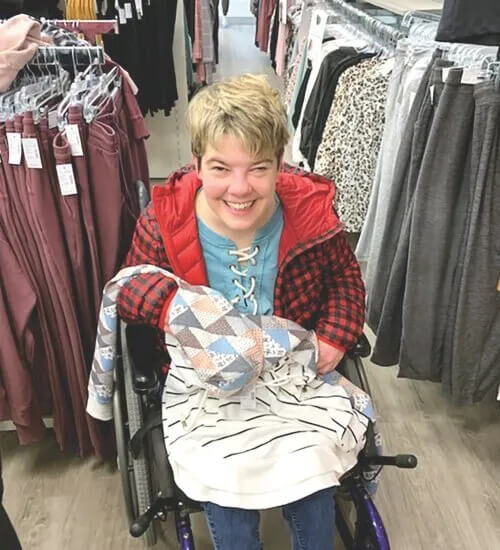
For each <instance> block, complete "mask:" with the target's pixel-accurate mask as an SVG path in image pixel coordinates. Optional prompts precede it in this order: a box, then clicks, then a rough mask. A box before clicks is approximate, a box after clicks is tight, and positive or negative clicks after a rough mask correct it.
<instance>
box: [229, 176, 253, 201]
mask: <svg viewBox="0 0 500 550" xmlns="http://www.w3.org/2000/svg"><path fill="white" fill-rule="evenodd" d="M231 180H232V181H231V184H230V185H229V189H228V191H229V193H230V194H231V195H235V196H237V197H245V196H248V195H249V194H250V193H251V192H252V187H251V186H250V184H249V183H248V178H247V175H246V174H242V173H240V174H238V173H235V174H234V177H233V178H231Z"/></svg>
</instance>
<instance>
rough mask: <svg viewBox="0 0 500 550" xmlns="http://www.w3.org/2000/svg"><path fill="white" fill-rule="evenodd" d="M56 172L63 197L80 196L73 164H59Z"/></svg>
mask: <svg viewBox="0 0 500 550" xmlns="http://www.w3.org/2000/svg"><path fill="white" fill-rule="evenodd" d="M56 170H57V179H58V180H59V187H60V189H61V195H63V196H67V195H78V190H77V188H76V181H75V174H74V173H73V166H72V165H71V164H57V165H56Z"/></svg>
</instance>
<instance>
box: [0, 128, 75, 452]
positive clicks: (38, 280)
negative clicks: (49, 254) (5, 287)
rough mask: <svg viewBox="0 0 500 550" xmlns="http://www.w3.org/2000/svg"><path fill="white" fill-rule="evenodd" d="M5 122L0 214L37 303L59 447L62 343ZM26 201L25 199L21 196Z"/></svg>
mask: <svg viewBox="0 0 500 550" xmlns="http://www.w3.org/2000/svg"><path fill="white" fill-rule="evenodd" d="M5 130H6V128H5V125H0V157H1V159H2V168H3V170H1V171H0V207H1V211H0V215H1V218H2V221H3V224H4V225H3V227H4V229H5V231H6V235H7V238H8V239H9V242H10V244H11V247H12V250H13V251H14V253H15V254H16V255H17V259H18V261H19V263H20V265H21V267H22V269H23V271H24V272H25V273H27V274H28V277H29V279H30V282H31V284H32V285H33V288H35V291H36V294H37V300H38V303H39V311H40V315H39V322H40V331H41V336H42V339H43V347H44V353H43V354H42V355H41V356H40V365H42V364H43V363H45V365H46V369H45V371H46V372H47V373H48V374H47V377H48V380H49V383H50V389H51V393H52V396H53V417H54V430H55V434H56V439H57V442H58V444H59V446H60V447H61V448H64V447H65V446H66V445H67V444H68V443H69V442H71V441H74V439H75V432H74V425H73V422H72V420H71V409H70V405H69V399H68V392H67V388H66V384H65V380H64V379H63V373H62V371H60V370H59V365H61V364H64V361H65V360H64V356H63V354H62V345H60V343H59V342H60V340H61V338H60V336H59V337H58V331H57V322H56V319H57V315H56V312H55V310H54V305H53V303H52V300H51V299H50V291H49V283H48V281H47V279H46V274H45V270H44V268H43V264H42V259H41V256H40V250H39V246H38V244H37V241H36V240H35V237H34V234H33V231H32V227H33V224H32V219H31V214H30V211H29V209H28V210H26V211H25V210H24V206H23V199H22V198H21V195H20V190H21V189H24V186H23V187H22V188H20V187H19V186H18V185H17V184H16V181H15V177H14V173H13V170H12V166H11V165H9V163H8V148H7V140H6V138H5ZM24 204H26V199H24Z"/></svg>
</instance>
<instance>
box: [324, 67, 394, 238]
mask: <svg viewBox="0 0 500 550" xmlns="http://www.w3.org/2000/svg"><path fill="white" fill-rule="evenodd" d="M385 62H386V60H381V59H376V58H373V59H368V60H366V61H362V62H361V63H359V64H358V65H356V66H354V67H351V68H349V69H347V70H346V71H345V72H344V73H343V74H342V76H341V77H340V79H339V83H338V85H337V89H336V91H335V98H334V100H333V103H332V107H331V109H330V113H329V115H328V120H327V123H326V126H325V130H324V132H323V138H322V141H321V144H320V146H319V148H318V152H317V155H316V162H315V165H314V171H315V172H316V173H317V174H320V175H322V176H326V177H327V178H329V179H333V181H334V182H335V184H336V186H337V198H336V200H335V206H336V210H337V213H338V215H339V217H340V219H341V221H342V222H343V224H344V226H345V229H346V231H349V232H359V231H361V228H362V226H363V221H364V219H365V216H366V213H367V210H368V203H369V200H370V192H371V187H372V183H373V180H374V177H375V168H376V165H377V157H378V153H379V150H380V143H381V140H382V133H383V129H384V122H385V103H386V99H387V86H388V83H389V75H390V73H388V72H387V71H384V70H382V67H383V65H384V64H385Z"/></svg>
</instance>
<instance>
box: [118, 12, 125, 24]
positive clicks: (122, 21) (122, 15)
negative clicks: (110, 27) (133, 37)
mask: <svg viewBox="0 0 500 550" xmlns="http://www.w3.org/2000/svg"><path fill="white" fill-rule="evenodd" d="M118 20H119V21H120V25H126V24H127V18H126V17H125V10H124V9H123V8H118Z"/></svg>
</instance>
